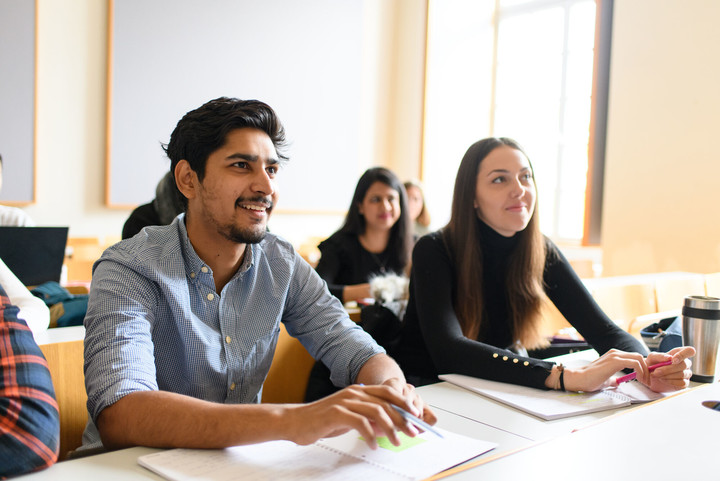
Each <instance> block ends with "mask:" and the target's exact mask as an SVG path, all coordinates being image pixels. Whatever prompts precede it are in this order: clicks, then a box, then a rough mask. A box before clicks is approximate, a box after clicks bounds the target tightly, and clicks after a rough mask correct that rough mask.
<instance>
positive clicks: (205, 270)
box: [200, 266, 208, 274]
mask: <svg viewBox="0 0 720 481" xmlns="http://www.w3.org/2000/svg"><path fill="white" fill-rule="evenodd" d="M200 270H201V271H202V272H203V274H207V272H208V268H207V267H205V266H202V267H201V268H200Z"/></svg>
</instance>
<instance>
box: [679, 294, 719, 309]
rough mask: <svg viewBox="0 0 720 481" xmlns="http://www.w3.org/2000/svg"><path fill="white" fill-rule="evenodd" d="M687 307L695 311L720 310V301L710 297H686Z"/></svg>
mask: <svg viewBox="0 0 720 481" xmlns="http://www.w3.org/2000/svg"><path fill="white" fill-rule="evenodd" d="M685 307H692V308H694V309H708V310H713V311H714V310H719V309H720V299H718V298H717V297H710V296H687V297H685Z"/></svg>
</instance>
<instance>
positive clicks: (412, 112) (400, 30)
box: [25, 0, 426, 243]
mask: <svg viewBox="0 0 720 481" xmlns="http://www.w3.org/2000/svg"><path fill="white" fill-rule="evenodd" d="M425 10H426V7H425V2H422V1H420V2H418V1H415V0H393V1H387V0H366V1H365V4H364V12H363V15H364V24H365V25H364V33H363V36H364V38H363V45H364V53H363V55H364V58H363V64H364V74H363V75H364V78H363V81H364V83H365V85H366V87H365V89H366V91H365V92H364V93H363V96H364V97H365V98H366V99H367V102H365V106H366V107H365V111H364V112H363V114H362V115H363V119H362V121H361V125H362V126H363V127H362V128H363V129H364V130H365V131H364V132H363V134H362V135H363V136H364V138H367V139H368V141H367V143H366V147H365V149H366V150H365V151H363V152H362V155H363V156H364V157H365V158H366V159H367V164H368V166H369V165H388V166H390V167H392V168H397V169H399V172H398V173H399V174H400V175H402V176H403V177H404V176H405V175H408V176H409V175H414V176H417V175H418V174H417V173H418V172H419V163H420V160H419V149H420V142H421V141H420V136H421V122H420V117H419V115H418V114H419V112H421V110H422V83H423V76H422V75H421V72H422V66H423V63H424V51H423V50H422V49H418V50H413V49H411V48H410V45H418V44H422V43H423V42H424V41H423V38H424V26H425V17H424V15H425ZM106 25H107V4H106V2H105V1H100V0H38V59H37V75H38V93H37V102H38V109H37V111H38V113H37V119H36V122H37V138H38V141H37V170H38V179H37V180H38V181H37V185H38V189H37V197H36V203H35V204H33V205H30V206H28V207H26V208H25V209H26V211H27V212H28V213H29V214H30V215H31V216H32V217H33V218H34V219H35V220H36V222H37V223H38V224H40V225H69V226H70V235H71V236H99V237H102V238H105V237H107V236H110V237H117V236H119V235H120V231H121V229H122V224H123V223H124V221H125V219H126V218H127V216H128V215H129V213H130V210H129V209H109V208H107V207H106V206H105V204H104V194H105V190H104V189H105V184H104V175H105V170H104V169H105V140H106V135H105V110H106V75H107V74H106V68H107V27H106ZM308 28H310V26H309V27H308ZM400 56H403V60H402V61H399V60H398V57H400ZM413 119H415V121H414V122H413ZM398 158H400V159H403V160H402V162H397V161H394V160H392V159H398ZM333 168H334V169H335V170H336V171H337V175H342V174H343V171H342V169H341V168H337V166H333ZM281 188H282V185H281ZM310 194H311V193H308V195H310ZM312 194H313V195H316V193H312ZM148 200H150V199H148ZM341 221H342V216H338V215H319V216H312V217H308V216H297V215H282V214H276V215H274V216H273V218H272V219H271V221H270V227H271V229H272V230H273V231H275V232H278V233H280V234H282V235H284V236H286V237H287V238H289V239H290V240H291V241H293V242H296V243H297V242H300V241H302V240H303V239H305V238H306V237H308V236H315V235H329V234H331V233H332V232H333V231H334V230H335V229H336V228H337V227H338V226H339V224H340V223H341Z"/></svg>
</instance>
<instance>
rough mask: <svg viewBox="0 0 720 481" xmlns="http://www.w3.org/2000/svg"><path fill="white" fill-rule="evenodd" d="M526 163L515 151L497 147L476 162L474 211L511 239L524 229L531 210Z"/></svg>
mask: <svg viewBox="0 0 720 481" xmlns="http://www.w3.org/2000/svg"><path fill="white" fill-rule="evenodd" d="M535 194H536V193H535V181H534V179H533V173H532V169H531V167H530V162H529V161H528V160H527V158H526V157H525V155H524V154H523V153H522V152H520V151H519V150H516V149H513V148H512V147H508V146H507V145H501V146H500V147H497V148H496V149H494V150H493V151H491V152H490V154H488V156H487V157H485V158H484V159H483V160H482V162H481V163H480V169H479V171H478V175H477V180H476V184H475V211H476V212H477V215H478V217H479V218H480V220H482V221H483V222H485V223H486V224H487V225H489V226H490V227H492V228H493V229H494V230H495V231H496V232H498V233H499V234H501V235H503V236H505V237H511V236H513V235H515V234H516V233H517V232H520V231H521V230H523V229H524V228H525V227H527V225H528V222H530V218H531V217H532V215H533V212H534V210H535Z"/></svg>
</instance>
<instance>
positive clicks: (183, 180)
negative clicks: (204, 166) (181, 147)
mask: <svg viewBox="0 0 720 481" xmlns="http://www.w3.org/2000/svg"><path fill="white" fill-rule="evenodd" d="M198 183H199V182H198V178H197V174H195V171H194V170H192V168H190V163H189V162H188V161H187V160H185V159H182V160H181V161H180V162H178V163H177V165H176V166H175V184H176V185H177V188H178V190H179V191H180V193H182V195H184V196H185V197H186V198H187V199H192V198H194V197H195V196H196V195H197V186H198Z"/></svg>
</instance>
